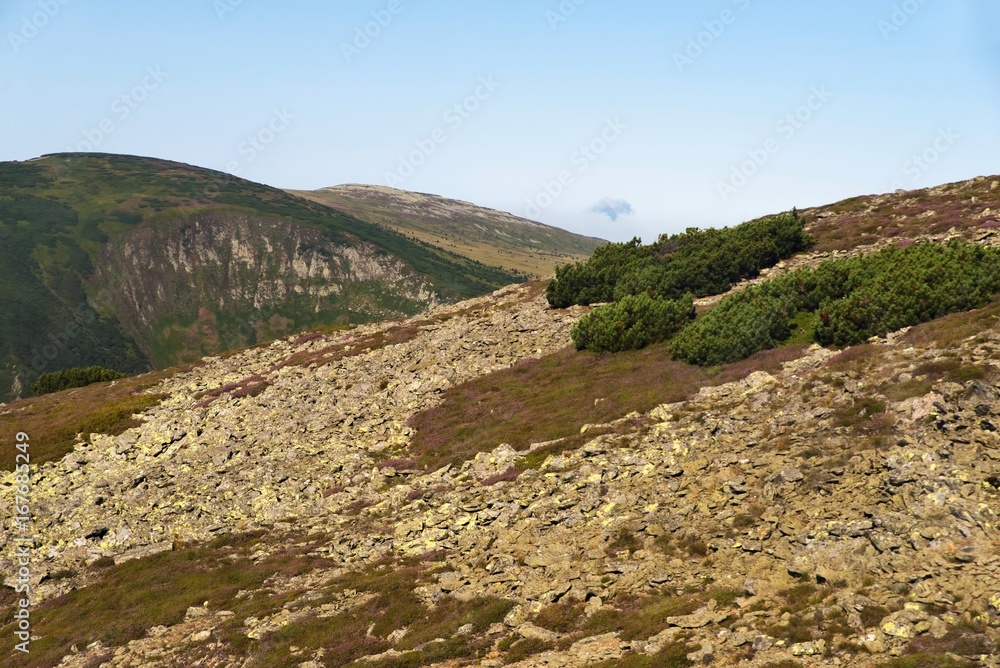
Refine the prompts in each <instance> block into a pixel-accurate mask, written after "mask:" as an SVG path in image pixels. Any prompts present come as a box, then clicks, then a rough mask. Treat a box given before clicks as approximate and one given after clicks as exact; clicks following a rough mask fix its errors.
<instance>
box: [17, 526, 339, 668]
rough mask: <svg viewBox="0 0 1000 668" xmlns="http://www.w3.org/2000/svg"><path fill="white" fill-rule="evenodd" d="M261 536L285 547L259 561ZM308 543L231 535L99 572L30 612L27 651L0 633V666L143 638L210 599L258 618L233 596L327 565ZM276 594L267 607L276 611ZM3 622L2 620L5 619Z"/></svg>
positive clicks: (254, 606) (41, 664)
mask: <svg viewBox="0 0 1000 668" xmlns="http://www.w3.org/2000/svg"><path fill="white" fill-rule="evenodd" d="M265 538H268V539H271V540H275V539H277V540H281V541H282V543H283V544H287V545H288V547H287V548H285V549H281V550H277V551H276V553H275V554H274V555H273V556H272V557H270V558H268V559H264V560H260V561H251V560H250V559H249V555H250V554H251V553H252V552H253V551H254V550H255V549H256V547H257V546H258V545H259V543H260V542H261V541H263V540H265ZM313 548H314V545H313V544H312V543H311V542H309V541H308V540H306V541H305V542H303V541H302V540H301V539H297V538H295V537H293V536H281V537H273V536H265V534H264V533H263V532H257V533H251V534H239V535H229V536H224V537H222V538H219V539H217V540H215V541H212V542H211V543H207V544H203V545H199V546H185V545H179V546H178V549H176V550H174V551H170V552H164V553H161V554H158V555H155V556H152V557H148V558H145V559H137V560H133V561H128V562H125V563H123V564H120V565H118V566H113V567H110V568H106V569H103V570H102V571H101V572H100V575H99V576H98V578H97V580H96V581H95V582H92V583H91V584H90V585H89V586H86V587H83V588H81V589H76V590H74V591H71V592H70V593H68V594H65V595H63V596H60V597H58V598H54V599H50V600H48V601H46V602H45V603H43V604H41V605H40V606H38V608H37V609H36V610H34V611H33V612H34V616H33V618H34V620H35V625H34V627H33V631H34V632H35V633H37V634H38V635H39V636H41V638H40V639H39V640H37V641H35V642H33V643H32V645H31V654H30V655H28V656H22V655H21V654H19V653H14V652H13V642H14V641H13V640H12V638H13V634H12V632H11V629H12V626H11V625H7V626H5V627H3V628H2V629H0V654H2V655H3V656H5V657H6V658H5V659H4V666H5V667H7V666H9V667H10V668H18V667H19V666H22V667H27V666H31V667H32V668H49V667H51V666H55V665H56V664H58V663H59V661H60V660H61V658H62V657H63V656H65V655H66V654H68V653H69V651H70V647H71V646H72V645H77V646H79V647H84V646H85V645H88V644H90V643H92V642H95V641H98V640H99V641H101V642H102V643H104V644H105V645H107V646H109V647H120V646H122V645H125V644H127V643H128V642H129V641H131V640H135V639H138V638H142V637H145V635H146V632H147V631H148V629H150V628H151V627H153V626H157V625H161V624H162V625H167V626H169V625H172V624H177V623H178V622H180V621H182V620H183V618H184V614H185V612H186V611H187V609H188V608H189V607H192V606H198V605H201V604H202V603H204V602H206V601H207V602H208V604H209V607H210V608H212V609H215V610H222V609H227V610H233V611H234V612H237V613H240V614H238V616H239V618H240V620H241V621H242V619H245V617H246V616H248V615H250V614H256V613H257V611H258V607H259V605H260V602H259V601H250V600H245V601H243V602H240V601H238V600H237V592H239V591H240V590H245V589H257V588H260V587H262V586H263V585H264V583H265V581H267V580H268V579H269V578H272V577H276V576H277V577H289V576H294V575H298V574H301V573H305V572H310V571H312V570H315V569H317V568H330V567H332V566H333V563H332V562H329V561H326V560H325V559H320V558H316V557H310V556H308V552H309V551H310V550H311V549H313ZM283 601H284V599H281V597H280V596H278V597H274V598H269V599H268V600H267V605H268V606H277V607H278V608H279V609H280V606H281V604H282V602H283ZM4 618H7V615H4Z"/></svg>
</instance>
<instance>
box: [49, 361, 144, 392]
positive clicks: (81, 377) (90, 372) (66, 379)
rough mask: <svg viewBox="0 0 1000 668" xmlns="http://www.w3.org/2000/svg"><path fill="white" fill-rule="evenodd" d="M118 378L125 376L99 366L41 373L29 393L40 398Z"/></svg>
mask: <svg viewBox="0 0 1000 668" xmlns="http://www.w3.org/2000/svg"><path fill="white" fill-rule="evenodd" d="M119 378H125V374H123V373H119V372H118V371H115V370H113V369H105V368H104V367H101V366H88V367H79V368H76V369H63V370H62V371H55V372H53V373H43V374H42V375H41V376H39V377H38V380H36V381H35V384H34V385H32V386H31V391H32V392H33V393H34V395H35V396H36V397H40V396H42V395H43V394H51V393H53V392H59V391H61V390H68V389H71V388H74V387H86V386H87V385H93V384H94V383H105V382H108V381H111V380H118V379H119Z"/></svg>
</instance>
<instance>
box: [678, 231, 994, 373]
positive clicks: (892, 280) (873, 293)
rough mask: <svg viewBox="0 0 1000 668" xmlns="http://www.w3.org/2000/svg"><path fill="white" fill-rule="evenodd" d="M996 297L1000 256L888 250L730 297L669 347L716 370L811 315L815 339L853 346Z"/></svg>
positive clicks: (969, 250)
mask: <svg viewBox="0 0 1000 668" xmlns="http://www.w3.org/2000/svg"><path fill="white" fill-rule="evenodd" d="M998 292H1000V251H996V250H993V249H988V248H984V247H982V246H976V245H969V244H964V243H960V242H957V241H956V242H952V243H949V244H947V245H941V244H934V243H929V242H928V243H919V244H914V245H911V246H908V247H905V248H898V247H892V248H887V249H885V250H883V251H881V252H879V253H877V254H875V255H870V256H858V257H853V258H849V259H846V260H831V261H828V262H824V263H823V264H821V265H820V266H818V267H817V268H815V269H800V270H798V271H795V272H791V273H789V274H787V275H785V276H782V277H780V278H777V279H774V280H771V281H767V282H765V283H763V284H761V285H759V286H754V287H751V288H748V289H747V290H744V291H742V292H739V293H737V294H735V295H731V296H730V297H727V298H726V299H724V300H723V301H722V302H721V303H720V304H719V305H718V306H717V307H716V308H714V309H713V310H712V311H710V312H709V313H707V314H706V315H705V316H703V317H702V318H700V319H699V320H698V321H696V322H695V323H693V324H692V325H691V326H689V327H687V328H686V329H685V330H683V331H682V332H681V333H680V334H679V335H677V336H676V337H675V338H674V339H673V341H672V342H671V345H670V349H671V352H672V353H673V354H674V356H675V357H676V358H678V359H681V360H684V361H686V362H689V363H692V364H701V365H715V364H722V363H726V362H732V361H735V360H738V359H743V358H745V357H746V356H747V355H750V354H753V353H755V352H757V351H760V350H766V349H768V348H773V347H776V346H778V345H780V344H781V343H782V342H783V341H785V340H786V339H787V338H788V337H789V336H790V334H791V322H792V320H793V318H796V317H797V316H799V315H800V314H801V313H813V314H815V315H814V318H813V324H812V331H813V338H814V339H815V340H816V341H817V342H819V343H821V344H823V345H837V346H850V345H855V344H859V343H862V342H864V341H865V340H867V339H868V338H869V337H872V336H881V335H885V334H887V333H889V332H892V331H896V330H899V329H902V328H903V327H908V326H911V325H917V324H920V323H923V322H927V321H930V320H934V319H936V318H939V317H941V316H943V315H947V314H949V313H954V312H956V311H965V310H969V309H974V308H981V307H983V306H986V305H987V304H989V303H990V300H991V299H992V297H993V295H995V294H996V293H998Z"/></svg>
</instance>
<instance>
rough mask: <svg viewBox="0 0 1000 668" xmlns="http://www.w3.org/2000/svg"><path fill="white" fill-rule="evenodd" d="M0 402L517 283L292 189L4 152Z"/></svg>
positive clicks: (192, 171)
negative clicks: (57, 380) (34, 389)
mask: <svg viewBox="0 0 1000 668" xmlns="http://www.w3.org/2000/svg"><path fill="white" fill-rule="evenodd" d="M0 240H2V241H0V243H2V245H3V248H4V249H5V251H6V252H5V253H4V254H3V255H2V257H0V307H2V308H3V310H4V313H5V314H6V317H5V318H4V319H3V322H2V323H0V365H2V367H0V399H2V398H5V397H11V396H14V397H16V396H23V394H24V393H25V392H26V388H27V387H30V385H31V383H32V381H33V380H34V378H35V377H36V376H37V375H38V374H39V373H41V372H45V371H55V370H58V369H62V368H67V367H76V366H88V365H91V364H98V365H103V366H108V367H112V368H115V369H117V370H119V371H124V372H131V373H134V372H138V371H142V370H146V369H149V368H150V367H151V366H155V367H157V368H163V367H166V366H170V365H173V364H177V363H181V362H186V361H191V360H194V359H197V358H200V357H202V356H204V355H207V354H213V353H217V352H221V351H224V350H231V349H234V348H238V347H241V346H244V345H251V344H255V343H259V342H262V341H267V340H270V339H273V338H275V337H279V336H282V335H287V334H289V333H293V332H296V331H301V330H304V329H307V328H312V327H316V326H319V325H327V326H341V325H345V324H350V323H359V322H370V321H373V320H385V319H392V318H397V317H403V316H408V315H413V314H415V313H417V312H419V311H422V310H424V309H425V308H427V307H428V306H433V305H435V304H438V303H442V302H448V301H455V300H458V299H464V298H469V297H474V296H477V295H481V294H484V293H487V292H490V291H492V290H494V289H496V288H498V287H500V286H502V285H506V284H509V283H514V282H518V281H520V280H524V275H523V274H520V273H518V272H515V271H510V270H503V269H499V268H496V267H488V266H486V265H483V264H481V263H478V262H476V261H475V260H473V259H470V258H467V257H463V256H461V255H458V254H456V253H453V252H450V251H447V250H443V249H441V248H437V247H434V246H431V245H429V244H427V243H424V242H421V241H419V240H414V239H411V238H407V237H405V236H403V235H401V234H399V233H397V232H395V231H393V230H391V229H389V228H387V227H385V226H383V225H375V224H372V223H369V222H366V221H363V220H360V219H358V218H356V217H354V216H352V215H350V214H349V213H344V212H341V211H336V210H333V209H330V208H328V207H325V206H323V205H320V204H317V203H315V202H310V201H307V200H304V199H301V198H299V197H296V196H294V195H291V194H289V193H286V192H283V191H281V190H277V189H275V188H270V187H268V186H264V185H260V184H256V183H252V182H250V181H245V180H242V179H237V178H235V177H232V176H229V175H226V174H222V173H220V172H213V171H210V170H206V169H200V168H197V167H192V166H189V165H183V164H178V163H173V162H168V161H164V160H156V159H152V158H139V157H131V156H116V155H100V154H62V155H52V156H45V157H43V158H39V159H36V160H31V161H28V162H9V163H2V164H0Z"/></svg>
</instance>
